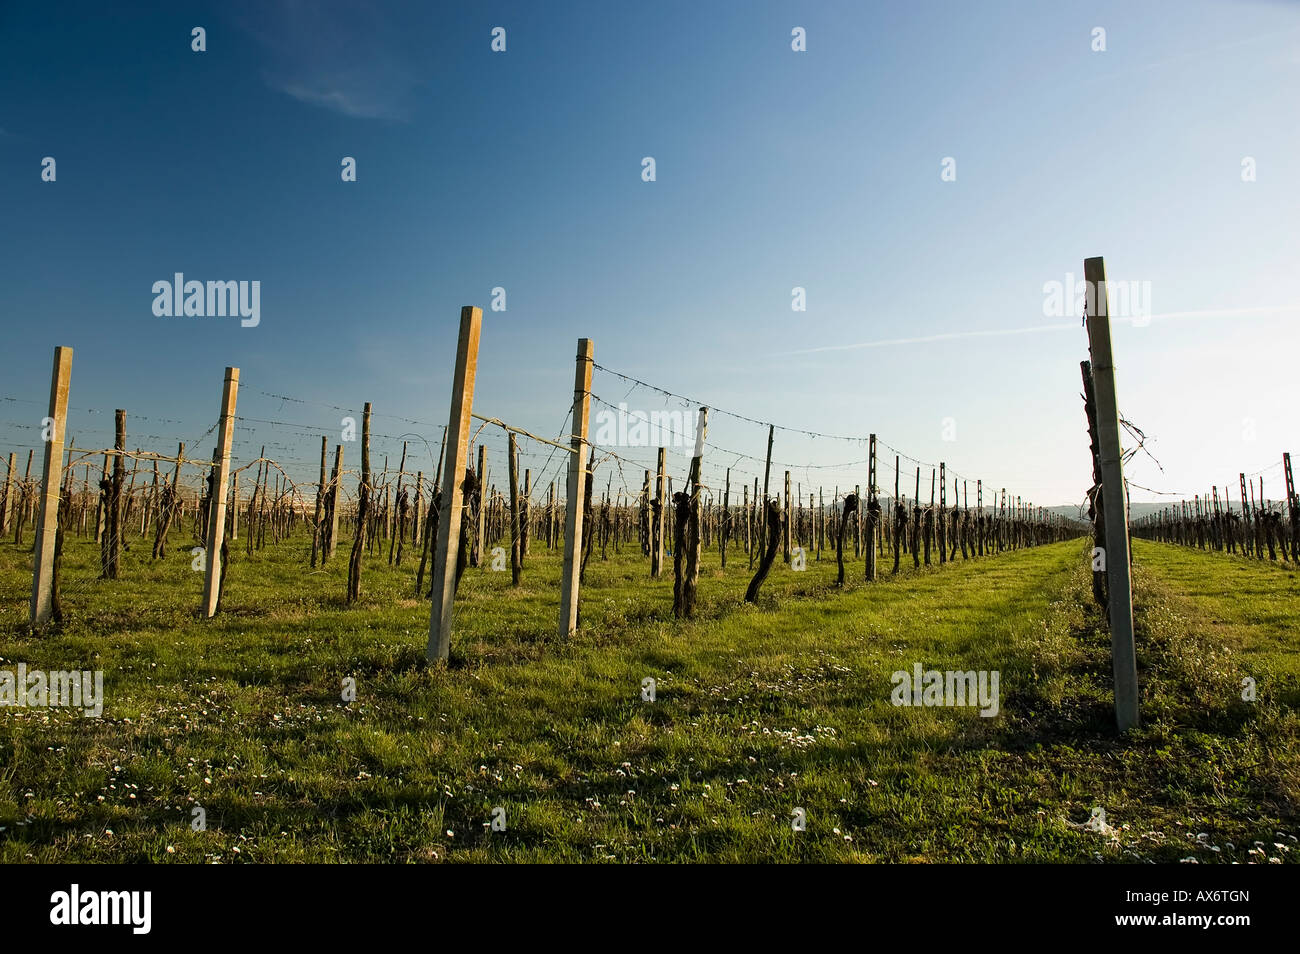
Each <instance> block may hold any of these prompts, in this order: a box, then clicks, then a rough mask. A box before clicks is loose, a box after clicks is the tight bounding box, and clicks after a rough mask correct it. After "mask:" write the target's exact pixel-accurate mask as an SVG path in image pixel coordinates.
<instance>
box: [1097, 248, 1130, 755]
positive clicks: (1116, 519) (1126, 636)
mask: <svg viewBox="0 0 1300 954" xmlns="http://www.w3.org/2000/svg"><path fill="white" fill-rule="evenodd" d="M1083 270H1084V280H1085V281H1086V282H1087V287H1088V289H1090V290H1093V291H1095V294H1096V301H1095V305H1094V307H1093V308H1092V309H1091V313H1090V314H1089V315H1088V316H1087V325H1088V346H1089V350H1090V352H1091V354H1092V380H1093V391H1094V393H1095V395H1096V400H1097V436H1098V439H1099V443H1100V448H1099V449H1100V452H1101V482H1102V490H1103V493H1104V494H1105V498H1106V514H1105V517H1106V551H1105V558H1106V582H1107V588H1108V591H1109V597H1110V645H1111V658H1112V662H1113V666H1114V671H1115V719H1116V722H1117V723H1118V725H1119V730H1120V731H1121V732H1126V731H1128V730H1129V729H1132V728H1135V727H1136V726H1137V725H1138V720H1139V714H1138V681H1137V650H1136V648H1135V647H1134V642H1133V588H1132V580H1131V579H1130V576H1129V569H1130V566H1129V541H1128V518H1127V492H1126V488H1125V486H1124V463H1123V456H1122V453H1123V452H1122V449H1121V447H1120V437H1119V410H1118V403H1117V399H1116V397H1115V362H1114V358H1113V356H1112V354H1111V345H1110V315H1109V309H1108V303H1107V298H1108V296H1107V292H1106V265H1105V263H1104V261H1103V260H1102V259H1101V258H1100V257H1098V258H1089V259H1085V260H1084V263H1083Z"/></svg>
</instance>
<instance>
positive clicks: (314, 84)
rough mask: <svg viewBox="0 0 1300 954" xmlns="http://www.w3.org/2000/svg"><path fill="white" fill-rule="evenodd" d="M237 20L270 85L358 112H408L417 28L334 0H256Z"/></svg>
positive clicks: (393, 115) (368, 115)
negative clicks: (255, 47)
mask: <svg viewBox="0 0 1300 954" xmlns="http://www.w3.org/2000/svg"><path fill="white" fill-rule="evenodd" d="M235 19H236V23H237V24H238V26H239V27H240V28H241V29H243V30H244V31H245V32H246V33H248V34H249V35H250V36H252V37H253V38H254V39H256V40H257V42H258V44H259V45H260V46H261V47H262V49H263V51H264V53H265V55H266V62H265V64H264V66H263V68H262V77H263V79H264V81H265V82H266V84H267V86H269V87H270V88H271V89H274V90H276V91H278V92H281V93H284V94H285V95H286V96H290V97H292V98H294V99H296V100H298V101H299V102H303V103H307V104H309V105H312V106H319V107H321V108H324V109H329V110H333V111H334V112H337V113H341V114H342V115H344V116H350V117H353V118H357V119H388V120H399V121H405V120H408V119H409V118H410V116H411V113H412V111H413V109H414V104H415V93H416V90H417V89H418V88H419V86H420V85H421V84H422V81H423V80H422V76H421V73H420V67H419V63H420V49H419V46H418V43H417V42H416V39H415V38H416V37H417V36H419V35H421V33H422V31H420V30H417V29H413V28H411V27H410V26H409V25H402V24H394V23H393V22H391V21H390V20H389V19H388V18H387V17H386V16H384V15H383V12H382V11H381V10H380V9H378V8H374V7H369V6H367V7H366V8H365V11H364V15H360V14H359V11H358V9H357V7H356V5H355V4H348V3H341V2H337V0H335V2H325V3H310V4H308V3H304V2H302V0H261V2H258V3H256V4H249V5H245V6H243V7H241V8H240V10H239V12H238V13H237V14H236V18H235Z"/></svg>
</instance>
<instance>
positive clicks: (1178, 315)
mask: <svg viewBox="0 0 1300 954" xmlns="http://www.w3.org/2000/svg"><path fill="white" fill-rule="evenodd" d="M1290 314H1300V305H1267V306H1262V307H1259V308H1210V309H1203V310H1200V311H1166V312H1161V313H1160V314H1156V315H1151V316H1150V318H1149V319H1147V320H1150V321H1153V322H1155V321H1175V320H1183V319H1188V318H1251V317H1259V316H1263V315H1290ZM1112 320H1114V321H1133V320H1134V319H1132V318H1114V319H1112ZM1081 327H1082V319H1079V320H1078V321H1059V322H1055V323H1053V324H1049V325H1027V326H1025V327H1023V328H991V329H983V330H975V331H949V332H943V333H941V334H935V335H921V336H918V337H915V338H879V339H876V340H875V341H857V342H853V343H851V344H836V345H825V346H823V347H820V348H802V349H800V350H798V351H782V352H778V355H779V356H787V357H788V356H791V355H801V354H821V353H823V352H828V351H859V350H861V349H863V348H889V347H894V346H897V345H910V344H928V343H930V342H934V341H954V340H957V339H961V338H1000V337H1004V336H1007V335H1032V334H1041V333H1042V332H1045V331H1069V330H1076V331H1077V330H1078V329H1079V328H1081Z"/></svg>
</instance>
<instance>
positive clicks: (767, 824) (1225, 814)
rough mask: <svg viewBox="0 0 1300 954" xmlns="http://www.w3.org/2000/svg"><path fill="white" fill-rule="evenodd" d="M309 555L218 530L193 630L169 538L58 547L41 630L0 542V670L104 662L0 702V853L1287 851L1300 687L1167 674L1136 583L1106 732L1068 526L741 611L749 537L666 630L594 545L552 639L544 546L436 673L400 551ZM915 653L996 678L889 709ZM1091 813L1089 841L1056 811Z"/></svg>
mask: <svg viewBox="0 0 1300 954" xmlns="http://www.w3.org/2000/svg"><path fill="white" fill-rule="evenodd" d="M241 543H242V542H241ZM141 550H145V551H146V552H145V553H144V554H143V555H142V554H141ZM303 553H304V541H303V540H302V539H301V538H299V539H298V540H297V541H296V542H295V543H294V544H292V545H290V544H282V545H279V546H274V547H269V548H268V549H267V550H265V551H262V552H261V553H259V554H257V555H255V556H254V557H253V558H251V559H249V558H247V557H245V556H244V554H243V551H242V550H240V549H236V552H235V559H234V562H233V563H232V566H231V569H230V575H229V578H228V582H227V589H228V594H227V602H226V606H225V612H224V613H223V615H222V616H220V617H219V618H218V619H216V620H214V621H209V622H201V621H199V620H197V619H196V618H195V615H194V610H195V607H196V605H197V601H198V574H196V573H194V572H193V571H191V570H190V564H189V555H188V552H187V548H181V547H178V548H177V552H176V553H174V555H173V556H171V557H169V558H168V560H167V561H164V562H162V563H160V564H155V565H152V566H151V565H150V564H149V563H148V562H147V559H146V558H145V557H146V556H147V548H143V547H141V546H140V545H139V544H136V545H135V546H134V547H133V550H132V553H131V554H128V556H127V559H126V562H125V565H124V569H123V579H122V580H119V581H117V582H115V583H101V582H98V581H95V580H94V575H95V574H94V568H93V564H94V560H95V549H94V547H93V546H92V545H90V544H88V543H86V542H85V541H77V542H74V543H73V544H72V545H71V546H70V548H69V553H68V556H67V558H66V564H67V568H66V582H65V593H66V594H67V595H66V597H65V602H66V604H67V609H68V613H69V621H68V622H67V624H66V625H65V626H64V627H63V629H62V630H61V631H60V632H58V633H55V634H51V635H48V636H43V637H33V636H29V635H26V634H24V632H23V626H22V623H23V621H24V620H25V615H26V595H27V587H28V586H29V582H28V581H29V579H30V577H29V572H30V571H29V569H28V568H29V566H30V557H29V556H28V555H27V554H26V552H25V550H24V549H20V548H18V547H15V546H14V545H13V544H12V543H11V542H9V543H5V544H3V545H0V614H2V615H0V657H2V658H0V668H10V669H12V668H13V667H14V666H15V665H16V664H17V663H18V662H20V661H21V662H26V663H27V664H28V665H29V666H31V667H39V668H45V669H71V668H83V669H86V668H99V669H103V670H104V671H105V680H106V694H107V703H106V706H105V718H104V719H102V720H95V719H85V718H82V717H81V716H79V715H75V714H71V713H66V712H59V711H49V710H23V709H5V710H0V826H2V827H3V830H2V831H0V861H20V860H36V861H59V860H88V861H205V860H207V861H213V860H219V861H238V860H244V861H445V860H469V861H511V860H522V861H593V860H606V861H693V860H710V861H796V860H814V861H930V862H935V861H1021V860H1027V861H1087V860H1094V859H1102V860H1136V859H1157V860H1177V859H1179V858H1182V857H1185V856H1187V855H1188V854H1189V853H1190V854H1196V855H1199V856H1202V857H1203V860H1228V859H1229V858H1231V859H1233V860H1247V861H1249V860H1258V859H1257V856H1254V855H1249V854H1247V851H1248V849H1249V848H1250V847H1251V846H1252V845H1253V842H1254V841H1257V840H1262V841H1266V842H1267V843H1268V845H1269V848H1268V852H1271V853H1272V854H1273V856H1276V857H1278V858H1279V860H1294V853H1292V852H1287V851H1285V850H1283V849H1274V848H1273V847H1272V842H1273V841H1278V840H1279V839H1280V840H1281V843H1282V844H1283V845H1285V844H1287V838H1288V836H1289V835H1292V834H1293V833H1294V832H1295V830H1296V826H1295V815H1294V804H1295V797H1296V792H1297V787H1296V778H1295V771H1296V756H1295V753H1296V745H1295V739H1296V725H1295V713H1294V706H1292V705H1288V704H1287V703H1286V702H1285V700H1282V701H1279V700H1278V699H1277V698H1275V697H1268V698H1267V699H1265V701H1264V702H1262V703H1260V704H1257V705H1254V706H1248V705H1246V704H1245V703H1240V702H1239V701H1234V700H1235V696H1234V694H1233V693H1232V692H1229V691H1228V690H1230V689H1231V677H1233V676H1235V675H1236V673H1235V671H1233V670H1232V669H1231V666H1230V665H1227V664H1225V668H1224V672H1225V673H1226V675H1224V676H1223V678H1222V679H1220V680H1219V681H1218V682H1216V681H1214V678H1211V677H1210V676H1209V675H1207V674H1206V672H1205V671H1204V669H1203V668H1200V669H1198V668H1197V667H1195V666H1191V665H1182V664H1181V662H1182V661H1185V660H1184V656H1185V654H1187V653H1192V654H1195V653H1196V652H1197V651H1199V647H1200V644H1199V643H1197V642H1196V637H1195V635H1194V634H1192V635H1188V633H1187V632H1186V631H1187V630H1189V629H1195V625H1194V624H1192V623H1191V622H1190V621H1189V619H1188V617H1186V616H1185V615H1179V612H1178V611H1176V610H1175V609H1171V608H1168V607H1167V606H1166V605H1165V604H1164V603H1160V604H1159V605H1160V608H1161V613H1162V615H1161V616H1160V618H1159V619H1158V620H1156V622H1155V625H1154V627H1153V628H1152V630H1151V633H1147V632H1146V631H1145V630H1142V629H1141V628H1140V634H1141V637H1142V639H1143V640H1144V641H1145V642H1144V645H1143V646H1142V647H1141V648H1140V652H1141V653H1142V661H1143V664H1144V672H1143V679H1144V704H1145V705H1146V706H1147V707H1148V708H1147V710H1146V712H1147V716H1148V718H1147V723H1146V725H1145V726H1144V728H1143V730H1142V731H1141V732H1139V733H1137V734H1135V735H1134V736H1132V737H1130V738H1128V739H1125V740H1123V741H1119V740H1117V739H1116V738H1115V736H1114V733H1113V731H1111V727H1112V726H1113V717H1112V713H1111V700H1110V694H1109V684H1110V682H1109V680H1110V676H1109V642H1108V637H1106V636H1105V634H1104V632H1103V631H1099V630H1098V629H1097V625H1096V624H1097V620H1096V614H1095V611H1093V610H1092V609H1091V608H1090V607H1089V606H1088V604H1087V602H1086V599H1087V598H1088V597H1087V590H1086V587H1087V585H1088V575H1087V573H1086V570H1085V559H1084V557H1085V552H1084V548H1083V541H1082V540H1080V541H1076V542H1070V543H1063V544H1058V545H1055V546H1051V547H1044V548H1038V549H1034V550H1027V551H1020V552H1015V553H1006V554H1002V555H999V556H997V557H989V558H985V559H983V560H979V561H975V562H973V563H961V562H958V563H957V564H955V565H950V566H946V567H942V568H934V569H930V570H924V569H923V570H921V571H920V572H913V571H911V570H910V569H909V568H907V562H906V560H905V564H904V567H905V570H904V573H903V574H902V575H900V576H899V577H898V578H896V579H894V578H890V577H889V575H888V572H887V571H888V569H889V565H888V564H887V565H885V566H883V567H882V568H883V569H884V570H885V571H886V572H885V574H884V577H883V578H882V579H881V580H880V581H879V582H877V583H875V584H872V585H867V584H865V583H863V582H861V580H860V577H861V572H862V570H861V565H860V564H857V565H852V566H851V568H850V570H851V572H850V586H849V587H848V589H847V590H846V591H844V592H840V591H837V590H835V589H834V588H833V587H832V586H831V583H832V581H833V579H834V560H833V559H826V560H823V561H821V562H820V563H819V562H817V561H815V560H810V561H809V563H808V567H809V569H808V571H807V572H804V573H796V572H792V571H791V570H789V569H788V568H785V567H782V566H781V565H780V564H778V566H777V568H775V569H774V570H773V575H772V577H771V578H770V581H769V584H768V586H767V588H766V589H765V596H764V601H763V603H762V604H761V605H760V606H758V607H751V606H745V605H744V604H743V603H742V601H741V596H742V594H743V590H744V586H745V584H746V583H747V582H748V578H749V573H748V572H747V569H746V563H745V561H744V558H743V557H737V556H736V555H734V554H733V556H732V559H731V564H730V566H729V568H728V569H727V571H726V572H725V573H723V572H722V571H721V570H720V568H719V567H718V555H717V553H716V551H706V553H705V558H704V564H705V566H704V572H703V573H702V580H701V592H702V596H703V604H702V606H701V613H700V618H699V619H698V620H696V621H694V622H691V623H680V622H678V621H675V620H673V619H672V617H671V612H670V610H671V586H672V584H671V567H669V570H668V575H667V576H666V577H665V578H664V579H662V580H659V581H652V580H650V579H648V573H647V563H646V561H644V560H643V559H642V558H641V557H640V556H639V554H636V553H630V552H628V551H626V550H625V552H624V553H623V554H621V555H617V554H614V553H613V552H612V551H611V553H610V559H609V560H608V561H607V562H604V561H601V559H600V553H599V552H597V553H595V554H593V556H592V557H591V562H590V565H589V567H588V582H587V586H586V588H585V589H584V602H583V627H582V630H581V631H580V633H579V635H578V637H577V638H575V639H573V640H571V641H568V642H561V641H559V640H558V639H557V638H556V636H555V635H554V631H555V627H556V623H557V616H558V610H557V607H556V603H557V594H558V561H557V560H556V558H555V557H554V556H553V555H549V554H546V552H545V550H544V548H536V549H535V552H534V555H533V557H531V558H530V561H529V563H528V565H527V569H526V571H525V578H524V585H522V586H521V587H519V588H517V589H516V588H512V587H511V586H510V585H509V573H508V572H507V573H491V572H488V571H485V570H470V571H467V573H466V577H465V580H464V581H463V583H462V588H461V594H460V596H459V597H458V599H457V621H458V632H457V635H456V638H455V641H454V643H453V659H452V664H451V666H450V667H449V668H446V669H437V668H435V669H430V668H428V667H426V666H425V665H424V664H423V651H424V641H425V638H426V633H427V626H428V609H427V604H426V603H425V602H423V601H422V600H418V599H416V598H415V597H414V594H413V592H412V590H413V577H414V571H413V567H412V566H411V563H410V558H409V556H408V558H407V561H406V565H404V566H403V567H402V568H400V569H398V570H394V569H390V568H389V567H388V566H387V565H386V563H385V562H384V561H383V560H381V559H379V558H378V557H376V558H373V559H371V560H369V561H368V563H367V567H366V574H365V577H364V582H363V603H362V604H361V605H359V606H356V607H351V608H348V607H345V606H343V605H342V601H341V594H342V592H343V589H344V585H343V579H344V572H345V568H344V564H345V562H346V561H345V554H344V550H343V548H341V549H340V553H339V557H338V558H337V559H336V561H335V562H334V563H332V564H331V565H330V567H328V568H327V569H325V570H318V571H315V572H311V571H309V570H307V568H306V567H305V565H304V560H303V558H302V557H303ZM1138 555H1139V562H1140V563H1142V562H1143V561H1144V560H1145V556H1144V554H1143V547H1142V546H1139V550H1138ZM1143 572H1144V570H1143V569H1142V568H1141V567H1140V570H1139V586H1140V587H1143V586H1145V587H1147V590H1145V591H1144V590H1141V589H1140V594H1142V593H1144V592H1148V591H1149V592H1150V593H1151V594H1152V599H1153V600H1155V601H1156V602H1157V603H1158V602H1159V601H1160V600H1162V599H1165V598H1164V597H1162V596H1160V594H1159V592H1158V586H1159V581H1158V580H1157V579H1156V578H1155V577H1150V578H1149V579H1145V580H1144V578H1143V576H1142V573H1143ZM1170 599H1172V597H1170ZM1153 605H1155V604H1153ZM1166 609H1168V611H1167V612H1165V610H1166ZM1180 609H1182V610H1185V609H1186V607H1183V606H1181V605H1180ZM1144 612H1145V611H1144ZM1139 625H1140V627H1142V626H1145V625H1146V624H1145V623H1142V622H1140V624H1139ZM1242 639H1243V641H1245V642H1250V639H1249V631H1248V630H1247V631H1244V632H1243V635H1242ZM1148 643H1149V649H1148V645H1147V644H1148ZM1263 653H1264V655H1263V656H1261V657H1260V659H1258V660H1257V662H1259V663H1260V664H1261V665H1263V664H1264V663H1265V662H1266V661H1267V659H1271V658H1272V656H1273V655H1276V647H1274V649H1270V648H1268V647H1265V648H1264V650H1263ZM1224 658H1225V659H1226V658H1228V657H1227V656H1225V657H1224ZM914 663H921V664H922V665H923V666H924V667H925V668H927V669H931V668H933V669H940V670H947V669H961V670H981V669H988V670H998V671H999V672H1000V673H1001V680H1000V688H1001V699H1000V712H999V715H998V716H997V717H994V718H983V717H981V716H980V715H979V714H978V713H977V711H976V710H975V709H956V708H930V709H925V708H912V707H905V708H900V707H895V706H893V705H892V704H891V703H890V692H891V689H892V684H891V681H890V674H891V673H893V672H894V671H895V670H910V669H911V668H912V665H913V664H914ZM347 677H351V678H354V679H355V680H356V686H357V700H356V701H355V702H352V703H350V704H347V703H344V702H343V701H342V699H341V688H342V681H343V680H344V679H345V678H347ZM646 677H652V678H654V679H655V680H656V683H657V686H656V699H655V701H654V702H653V703H647V702H643V701H642V700H641V689H642V680H643V679H645V678H646ZM1215 678H1217V677H1215ZM1225 680H1226V681H1225ZM1221 683H1222V684H1221ZM1225 687H1226V688H1225ZM1216 692H1218V693H1219V694H1220V696H1222V695H1223V693H1225V692H1226V693H1227V695H1226V696H1225V697H1223V698H1222V699H1221V700H1219V697H1218V696H1215V695H1214V694H1215V693H1216ZM1207 696H1208V697H1210V698H1211V700H1212V703H1213V704H1212V705H1211V706H1210V707H1209V708H1208V709H1207V708H1206V707H1205V704H1204V700H1205V698H1206V697H1207ZM1220 701H1221V704H1220ZM1207 719H1208V720H1209V721H1208V722H1207ZM195 806H201V807H202V808H203V809H204V811H205V812H206V817H207V826H208V829H207V831H203V832H195V831H192V830H191V818H192V814H193V809H194V807H195ZM1096 806H1101V807H1103V808H1104V809H1105V810H1106V813H1107V818H1108V821H1109V822H1110V823H1111V824H1112V825H1114V826H1122V827H1119V828H1117V829H1116V831H1115V832H1114V836H1113V837H1112V836H1107V835H1103V834H1098V833H1095V832H1091V831H1085V830H1081V829H1080V828H1079V827H1077V826H1078V825H1079V823H1081V822H1083V821H1084V820H1086V819H1087V818H1088V816H1089V813H1090V811H1091V810H1092V809H1093V808H1094V807H1096ZM498 807H499V808H501V809H504V819H505V825H506V827H505V830H504V831H491V830H490V828H489V823H490V821H491V819H492V817H493V813H494V809H496V808H498ZM796 808H801V809H803V810H804V813H805V815H806V819H807V830H806V831H802V832H796V831H794V830H792V827H791V817H792V813H793V812H794V810H795V809H796ZM1189 831H1195V832H1207V833H1208V834H1209V835H1210V836H1211V837H1210V839H1208V840H1206V841H1205V842H1204V844H1203V846H1202V847H1199V848H1197V847H1189V845H1191V844H1192V843H1193V841H1194V839H1189V838H1188V837H1187V834H1186V833H1187V832H1189ZM1278 832H1281V834H1280V835H1279V834H1277V833H1278ZM1229 841H1231V842H1232V843H1233V845H1232V848H1227V847H1226V843H1227V842H1229ZM1210 845H1213V846H1214V847H1219V848H1220V849H1221V850H1220V851H1219V852H1212V851H1211V848H1210ZM169 849H170V850H169Z"/></svg>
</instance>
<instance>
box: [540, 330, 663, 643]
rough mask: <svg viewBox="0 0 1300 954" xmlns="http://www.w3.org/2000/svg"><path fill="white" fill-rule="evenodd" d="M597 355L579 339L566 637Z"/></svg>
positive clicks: (572, 624) (573, 603) (563, 596)
mask: <svg viewBox="0 0 1300 954" xmlns="http://www.w3.org/2000/svg"><path fill="white" fill-rule="evenodd" d="M595 357H596V347H595V345H594V344H593V343H592V341H591V339H590V338H579V339H578V355H577V359H576V360H577V368H576V370H575V372H574V378H573V438H572V445H573V453H572V454H571V455H570V456H569V484H568V493H569V499H568V500H567V501H565V533H564V570H563V572H562V575H561V576H560V637H561V638H562V639H567V638H568V637H569V636H572V635H573V634H574V632H576V631H577V628H578V587H579V576H580V574H581V572H582V562H581V561H582V557H581V554H582V517H583V513H582V511H583V506H582V501H583V493H584V488H585V480H584V476H585V475H584V465H585V464H586V461H587V454H586V447H587V427H588V424H589V418H590V416H591V366H592V364H593V363H594V361H595ZM661 459H662V458H661ZM661 539H662V537H661Z"/></svg>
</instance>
